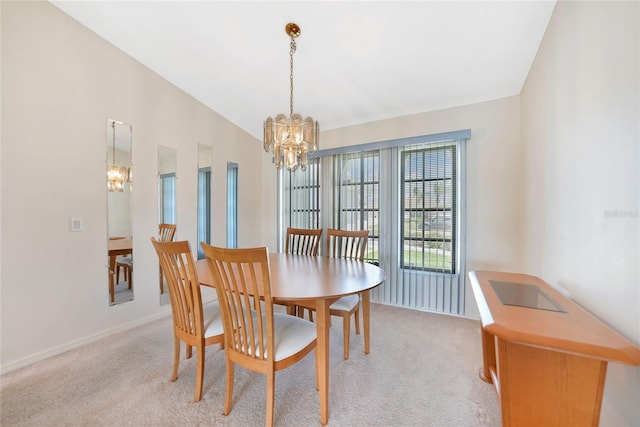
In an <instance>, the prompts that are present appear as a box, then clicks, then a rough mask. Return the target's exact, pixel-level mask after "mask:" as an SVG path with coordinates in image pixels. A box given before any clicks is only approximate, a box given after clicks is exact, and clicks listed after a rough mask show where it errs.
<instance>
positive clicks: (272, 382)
mask: <svg viewBox="0 0 640 427" xmlns="http://www.w3.org/2000/svg"><path fill="white" fill-rule="evenodd" d="M275 386H276V373H275V372H274V371H273V368H272V369H271V370H269V372H267V418H266V421H265V423H264V425H265V426H267V427H271V426H273V418H274V417H273V411H274V407H275V388H276V387H275Z"/></svg>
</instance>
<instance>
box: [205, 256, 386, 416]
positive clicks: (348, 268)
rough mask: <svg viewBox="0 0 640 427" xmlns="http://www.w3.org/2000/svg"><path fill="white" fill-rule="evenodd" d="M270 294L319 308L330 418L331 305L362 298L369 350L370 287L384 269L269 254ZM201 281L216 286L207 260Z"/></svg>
mask: <svg viewBox="0 0 640 427" xmlns="http://www.w3.org/2000/svg"><path fill="white" fill-rule="evenodd" d="M269 266H270V271H271V295H272V297H273V300H274V302H276V303H287V304H290V303H295V304H296V305H302V306H306V307H311V308H314V309H315V310H316V331H317V336H318V342H317V348H316V351H317V352H318V354H317V356H318V359H317V363H318V366H317V369H318V391H319V393H320V422H321V423H322V424H326V423H327V422H328V420H329V327H330V325H331V323H330V317H331V314H330V310H329V306H330V305H331V304H332V303H333V302H335V301H336V300H337V299H339V298H340V297H342V296H345V295H351V294H357V293H359V294H360V295H361V297H362V316H363V326H364V352H365V353H369V320H370V290H371V289H373V288H375V287H376V286H378V285H380V284H381V283H382V282H384V280H385V274H384V270H382V269H381V268H379V267H377V266H375V265H373V264H369V263H365V262H362V261H356V260H346V259H342V258H330V257H319V256H304V255H292V254H283V253H270V254H269ZM196 268H197V273H198V278H199V280H200V284H201V285H203V286H210V287H213V286H214V284H213V281H212V279H211V273H210V271H209V268H208V265H207V263H206V260H198V261H197V262H196Z"/></svg>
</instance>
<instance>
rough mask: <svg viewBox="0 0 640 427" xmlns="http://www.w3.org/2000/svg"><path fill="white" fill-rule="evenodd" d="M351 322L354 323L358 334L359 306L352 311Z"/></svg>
mask: <svg viewBox="0 0 640 427" xmlns="http://www.w3.org/2000/svg"><path fill="white" fill-rule="evenodd" d="M353 322H354V323H355V324H356V334H358V335H360V308H359V306H358V308H356V311H354V312H353Z"/></svg>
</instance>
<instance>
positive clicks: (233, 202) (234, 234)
mask: <svg viewBox="0 0 640 427" xmlns="http://www.w3.org/2000/svg"><path fill="white" fill-rule="evenodd" d="M227 247H228V248H237V247H238V164H237V163H231V162H227Z"/></svg>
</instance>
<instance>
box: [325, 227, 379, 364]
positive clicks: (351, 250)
mask: <svg viewBox="0 0 640 427" xmlns="http://www.w3.org/2000/svg"><path fill="white" fill-rule="evenodd" d="M368 239H369V230H361V231H360V230H359V231H346V230H336V229H333V228H328V229H327V253H326V255H327V256H329V257H333V258H345V259H354V260H358V261H364V254H365V252H366V251H367V241H368ZM329 309H330V312H331V315H332V316H340V317H342V330H343V335H344V360H347V359H349V335H350V330H351V324H350V323H351V322H350V319H351V315H352V314H353V315H354V323H355V327H356V334H360V320H359V318H360V294H355V295H346V296H343V297H341V298H340V299H339V300H337V301H336V302H334V303H333V304H331V306H330V307H329Z"/></svg>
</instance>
